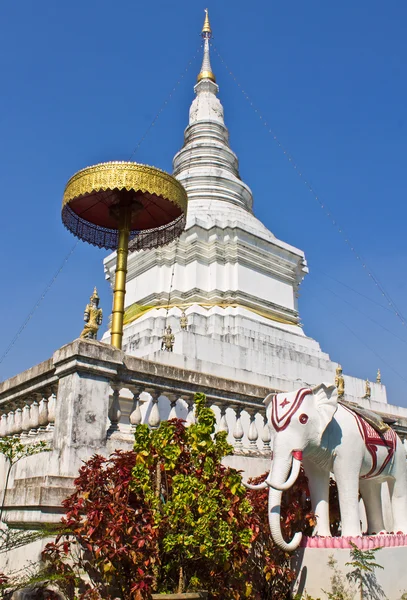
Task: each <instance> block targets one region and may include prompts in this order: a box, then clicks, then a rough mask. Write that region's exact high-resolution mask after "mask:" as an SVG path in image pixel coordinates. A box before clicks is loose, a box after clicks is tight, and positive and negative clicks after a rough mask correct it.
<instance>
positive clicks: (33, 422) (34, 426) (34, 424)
mask: <svg viewBox="0 0 407 600" xmlns="http://www.w3.org/2000/svg"><path fill="white" fill-rule="evenodd" d="M39 426H40V405H39V404H38V402H37V400H36V399H34V402H33V403H32V404H31V406H30V432H29V434H28V435H29V436H30V437H32V436H33V435H37V433H38V428H39Z"/></svg>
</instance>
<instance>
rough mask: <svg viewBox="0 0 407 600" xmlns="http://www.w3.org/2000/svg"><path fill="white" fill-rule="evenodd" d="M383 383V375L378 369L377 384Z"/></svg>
mask: <svg viewBox="0 0 407 600" xmlns="http://www.w3.org/2000/svg"><path fill="white" fill-rule="evenodd" d="M381 382H382V374H381V373H380V369H377V375H376V383H381Z"/></svg>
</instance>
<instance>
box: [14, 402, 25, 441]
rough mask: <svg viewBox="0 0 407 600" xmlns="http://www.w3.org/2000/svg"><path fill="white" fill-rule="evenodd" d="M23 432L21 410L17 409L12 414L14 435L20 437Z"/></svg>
mask: <svg viewBox="0 0 407 600" xmlns="http://www.w3.org/2000/svg"><path fill="white" fill-rule="evenodd" d="M22 430H23V409H22V408H17V410H16V412H15V413H14V433H15V435H20V433H21V432H22Z"/></svg>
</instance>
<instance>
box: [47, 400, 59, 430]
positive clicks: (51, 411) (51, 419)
mask: <svg viewBox="0 0 407 600" xmlns="http://www.w3.org/2000/svg"><path fill="white" fill-rule="evenodd" d="M56 403H57V396H56V394H55V392H52V394H51V397H50V398H49V402H48V427H47V429H48V431H52V430H53V429H54V427H55V409H56Z"/></svg>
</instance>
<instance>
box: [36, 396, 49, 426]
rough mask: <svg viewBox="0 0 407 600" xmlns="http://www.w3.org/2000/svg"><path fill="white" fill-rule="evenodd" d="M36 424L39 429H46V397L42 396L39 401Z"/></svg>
mask: <svg viewBox="0 0 407 600" xmlns="http://www.w3.org/2000/svg"><path fill="white" fill-rule="evenodd" d="M38 424H39V431H46V429H47V425H48V398H45V397H44V396H43V397H42V399H41V402H40V409H39V415H38Z"/></svg>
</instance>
